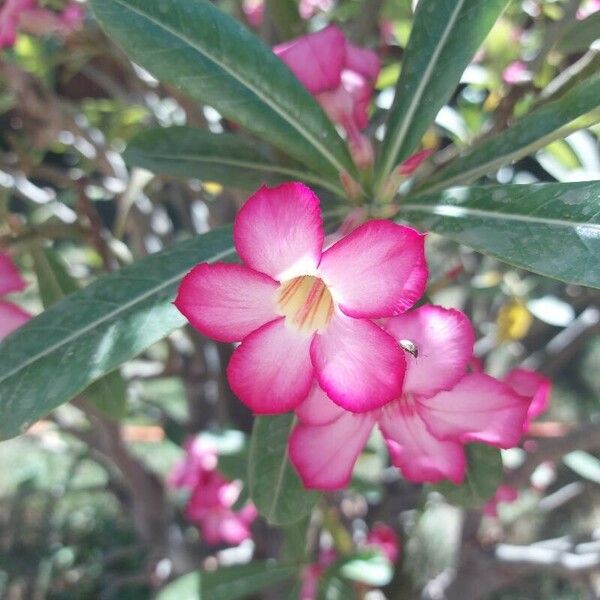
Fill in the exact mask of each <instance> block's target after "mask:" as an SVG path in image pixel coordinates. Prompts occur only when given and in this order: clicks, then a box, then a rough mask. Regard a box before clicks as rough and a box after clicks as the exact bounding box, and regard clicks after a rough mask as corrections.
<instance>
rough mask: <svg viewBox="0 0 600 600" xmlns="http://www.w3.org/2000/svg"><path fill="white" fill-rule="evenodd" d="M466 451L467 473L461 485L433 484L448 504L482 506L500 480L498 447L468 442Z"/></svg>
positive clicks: (500, 462)
mask: <svg viewBox="0 0 600 600" xmlns="http://www.w3.org/2000/svg"><path fill="white" fill-rule="evenodd" d="M466 451H467V461H468V467H467V474H466V476H465V481H464V483H463V484H462V485H454V484H452V483H450V482H449V481H444V482H443V483H439V484H437V485H435V486H433V489H435V490H437V491H438V492H440V494H442V495H443V496H444V497H445V498H446V500H447V501H448V502H450V504H457V505H458V506H464V507H466V508H477V507H480V506H483V504H485V503H486V502H487V501H488V500H489V499H490V498H491V497H492V496H493V495H494V494H495V493H496V490H497V489H498V486H499V485H500V483H501V482H502V457H501V455H500V450H498V448H492V447H491V446H485V445H483V444H470V445H468V446H466Z"/></svg>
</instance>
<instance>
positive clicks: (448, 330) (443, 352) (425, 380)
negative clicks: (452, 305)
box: [384, 304, 475, 396]
mask: <svg viewBox="0 0 600 600" xmlns="http://www.w3.org/2000/svg"><path fill="white" fill-rule="evenodd" d="M384 329H385V330H386V331H388V332H389V333H390V334H391V335H392V336H393V337H394V338H395V339H396V340H397V341H398V342H400V341H401V340H410V341H411V342H413V343H414V344H415V346H416V349H417V357H414V356H413V355H411V354H410V353H409V352H407V353H406V363H407V364H406V378H405V380H404V393H413V394H420V395H424V396H431V395H432V394H435V393H436V392H438V391H440V390H449V389H451V388H452V386H453V385H455V384H456V383H458V381H459V380H460V379H461V378H462V377H463V375H464V374H465V372H466V368H467V364H468V362H469V360H470V359H471V354H472V352H473V343H474V341H475V334H474V332H473V327H472V326H471V322H470V321H469V319H468V318H467V316H466V315H465V314H463V313H461V312H460V311H458V310H454V309H447V308H442V307H441V306H433V305H431V304H427V305H425V306H421V307H420V308H417V309H415V310H411V311H409V312H407V313H404V314H403V315H399V316H397V317H392V318H391V319H388V320H387V322H386V324H385V326H384Z"/></svg>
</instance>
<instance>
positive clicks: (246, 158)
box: [123, 127, 343, 196]
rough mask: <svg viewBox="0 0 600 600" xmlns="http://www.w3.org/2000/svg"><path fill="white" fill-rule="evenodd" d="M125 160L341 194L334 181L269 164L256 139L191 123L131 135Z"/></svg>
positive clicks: (176, 172)
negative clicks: (308, 186) (294, 182)
mask: <svg viewBox="0 0 600 600" xmlns="http://www.w3.org/2000/svg"><path fill="white" fill-rule="evenodd" d="M123 156H124V159H125V161H126V162H127V163H128V164H129V165H131V166H135V167H143V168H144V169H148V170H150V171H153V172H154V173H160V174H164V175H173V176H175V177H187V178H198V179H204V180H207V181H216V182H218V183H221V184H223V185H226V186H234V187H239V188H242V189H246V190H255V189H256V188H257V187H259V186H260V185H261V184H263V183H267V184H276V183H281V182H283V181H289V180H298V181H305V182H306V183H309V184H314V185H317V186H321V187H323V188H326V189H329V190H330V191H332V192H333V193H335V194H337V195H338V196H343V190H342V188H341V187H340V185H339V184H337V183H335V182H332V181H331V180H328V179H327V178H323V177H320V176H319V175H315V174H313V173H310V172H309V171H307V169H306V167H304V166H302V165H300V164H298V163H293V162H289V163H281V162H279V163H274V162H273V161H272V160H271V159H270V158H269V157H268V156H267V155H266V153H265V152H263V151H261V148H259V147H258V145H257V144H256V143H251V142H249V141H248V140H246V139H244V138H242V137H241V136H239V135H234V134H227V133H223V134H215V133H210V132H209V131H203V130H201V129H194V128H191V127H167V128H157V129H150V130H148V131H144V132H143V133H141V134H139V135H137V136H135V137H134V138H133V139H132V140H131V141H130V142H129V143H128V144H127V149H126V150H125V153H124V155H123Z"/></svg>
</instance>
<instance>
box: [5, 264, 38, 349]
mask: <svg viewBox="0 0 600 600" xmlns="http://www.w3.org/2000/svg"><path fill="white" fill-rule="evenodd" d="M24 289H25V281H24V280H23V278H22V277H21V275H20V273H19V271H18V270H17V267H16V266H15V263H14V262H13V261H12V258H11V257H10V256H9V255H8V254H0V340H1V339H3V338H5V337H6V336H7V335H9V334H10V333H12V332H13V331H14V330H15V329H17V328H18V327H21V325H23V323H25V322H26V321H28V320H29V319H31V315H30V314H29V313H28V312H25V311H24V310H23V309H22V308H20V307H19V306H17V305H16V304H13V303H12V302H8V301H7V300H4V299H3V298H2V296H4V295H5V294H12V293H15V292H22V291H23V290H24Z"/></svg>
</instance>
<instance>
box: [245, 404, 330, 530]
mask: <svg viewBox="0 0 600 600" xmlns="http://www.w3.org/2000/svg"><path fill="white" fill-rule="evenodd" d="M293 426H294V415H293V414H285V415H278V416H276V417H258V418H256V419H255V421H254V428H253V430H252V439H251V440H250V453H249V457H248V463H249V465H248V482H249V485H250V497H251V498H252V500H253V502H254V504H255V505H256V508H257V509H258V511H259V512H260V514H261V515H262V516H263V517H265V519H267V520H268V521H269V522H270V523H272V524H273V525H287V524H290V523H294V522H296V521H299V520H300V519H302V518H303V517H304V516H305V515H307V514H309V513H310V511H311V510H312V508H313V506H314V505H315V504H316V502H317V500H318V499H319V494H318V493H316V492H310V491H308V490H306V489H304V486H303V485H302V482H301V481H300V478H299V477H298V475H296V472H295V470H294V467H293V466H292V465H291V464H290V461H289V459H288V451H287V442H288V438H289V436H290V433H291V431H292V428H293Z"/></svg>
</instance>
